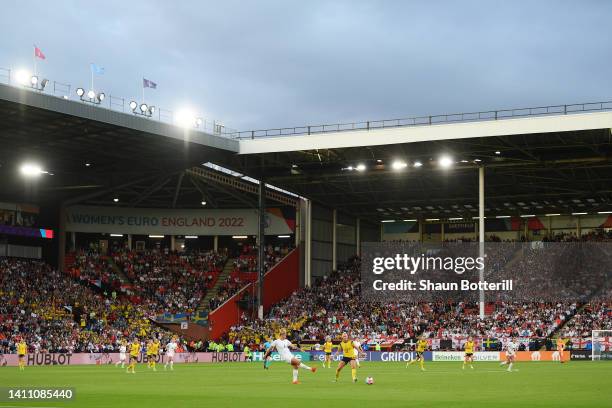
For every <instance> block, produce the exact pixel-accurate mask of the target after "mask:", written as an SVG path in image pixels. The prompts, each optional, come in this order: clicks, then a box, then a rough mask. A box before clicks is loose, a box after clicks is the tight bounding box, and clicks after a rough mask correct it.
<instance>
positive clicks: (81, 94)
mask: <svg viewBox="0 0 612 408" xmlns="http://www.w3.org/2000/svg"><path fill="white" fill-rule="evenodd" d="M76 94H77V96H78V97H79V98H80V97H82V96H83V95H85V90H84V89H83V88H77V90H76Z"/></svg>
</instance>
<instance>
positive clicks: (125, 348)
mask: <svg viewBox="0 0 612 408" xmlns="http://www.w3.org/2000/svg"><path fill="white" fill-rule="evenodd" d="M126 351H127V347H125V346H124V345H121V347H119V352H120V353H121V354H125V352H126Z"/></svg>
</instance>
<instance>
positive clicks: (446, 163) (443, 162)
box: [438, 156, 453, 168]
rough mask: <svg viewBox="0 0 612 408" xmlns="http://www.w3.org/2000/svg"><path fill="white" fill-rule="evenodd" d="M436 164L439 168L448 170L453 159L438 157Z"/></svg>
mask: <svg viewBox="0 0 612 408" xmlns="http://www.w3.org/2000/svg"><path fill="white" fill-rule="evenodd" d="M438 163H440V166H441V167H444V168H449V167H450V166H452V165H453V159H451V158H450V157H449V156H442V157H440V160H439V161H438Z"/></svg>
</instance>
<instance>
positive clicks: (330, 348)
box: [323, 341, 334, 353]
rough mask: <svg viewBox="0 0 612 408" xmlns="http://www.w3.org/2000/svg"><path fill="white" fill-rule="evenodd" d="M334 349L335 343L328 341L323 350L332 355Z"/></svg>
mask: <svg viewBox="0 0 612 408" xmlns="http://www.w3.org/2000/svg"><path fill="white" fill-rule="evenodd" d="M333 347H334V343H332V342H331V341H327V342H325V344H324V345H323V350H324V351H325V352H326V353H331V352H332V348H333Z"/></svg>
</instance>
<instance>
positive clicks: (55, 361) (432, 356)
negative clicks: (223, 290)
mask: <svg viewBox="0 0 612 408" xmlns="http://www.w3.org/2000/svg"><path fill="white" fill-rule="evenodd" d="M294 355H295V357H296V358H297V359H298V360H301V361H317V362H322V361H323V360H324V359H325V353H324V352H322V351H310V352H295V353H294ZM263 356H264V353H263V352H254V353H252V356H251V361H253V362H262V361H263ZM423 356H424V357H425V360H426V361H457V362H459V361H463V358H464V356H465V353H464V352H463V351H426V352H424V353H423ZM271 357H272V360H273V361H280V358H279V356H278V354H277V353H272V355H271ZM341 358H342V357H341V354H336V353H332V361H338V360H340V359H341ZM415 358H416V353H415V352H414V351H368V352H366V353H364V354H363V355H362V356H361V357H360V360H361V361H381V362H406V361H411V360H413V359H415ZM505 359H506V353H505V352H503V351H502V352H500V351H477V352H476V353H474V361H504V360H505ZM590 359H591V353H590V352H585V351H581V350H579V351H571V352H570V351H566V352H565V353H563V361H569V360H577V361H580V360H590ZM117 361H119V353H74V354H70V353H31V354H28V355H27V356H26V362H27V365H28V366H46V365H83V364H92V365H93V364H97V365H102V364H113V363H116V362H117ZM147 361H148V357H147V356H146V355H144V354H140V355H139V356H138V363H146V362H147ZM155 361H156V362H158V363H161V364H163V363H165V362H166V361H167V356H165V355H159V356H157V357H156V358H155ZM244 361H246V357H245V355H244V353H241V352H236V353H233V352H220V353H176V354H175V355H174V362H175V363H179V364H180V363H213V364H214V363H234V362H244ZM515 361H535V362H537V361H561V354H560V353H559V352H558V351H538V350H536V351H518V352H517V353H516V357H515ZM17 362H18V357H17V355H16V354H5V355H0V366H16V365H17Z"/></svg>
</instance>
